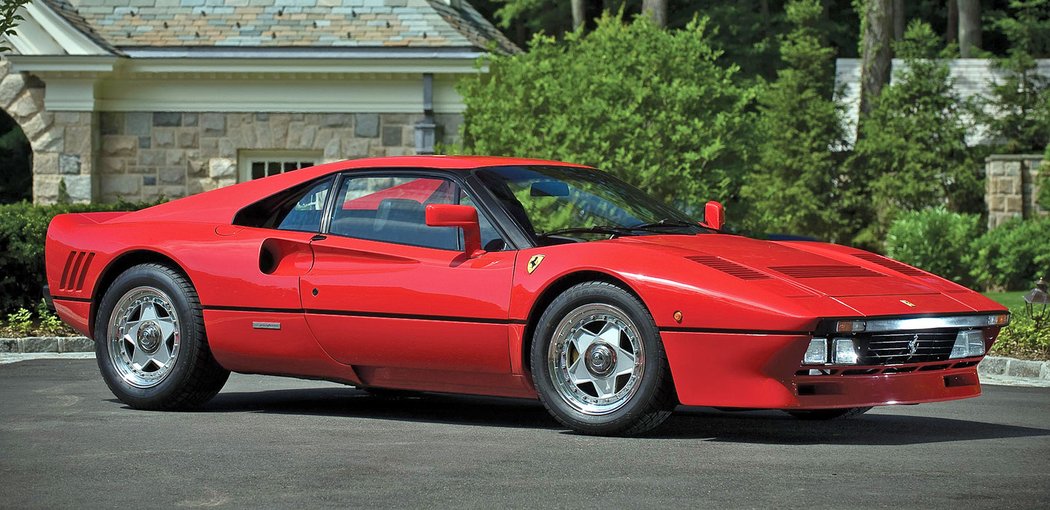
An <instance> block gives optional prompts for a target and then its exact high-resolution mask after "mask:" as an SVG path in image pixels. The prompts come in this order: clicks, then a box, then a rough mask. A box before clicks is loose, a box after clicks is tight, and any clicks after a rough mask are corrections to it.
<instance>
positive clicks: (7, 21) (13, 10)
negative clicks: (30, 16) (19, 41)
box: [0, 0, 32, 52]
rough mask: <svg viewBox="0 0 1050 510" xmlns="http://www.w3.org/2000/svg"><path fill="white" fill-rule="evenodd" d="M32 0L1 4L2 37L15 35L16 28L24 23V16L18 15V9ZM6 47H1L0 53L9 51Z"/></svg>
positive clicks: (11, 0)
mask: <svg viewBox="0 0 1050 510" xmlns="http://www.w3.org/2000/svg"><path fill="white" fill-rule="evenodd" d="M31 1H32V0H4V3H3V4H0V35H15V27H16V26H18V22H19V21H22V16H19V15H18V14H17V12H18V9H19V8H21V7H22V6H23V5H26V4H28V3H29V2H31ZM9 49H10V48H8V47H6V46H0V52H4V51H7V50H9Z"/></svg>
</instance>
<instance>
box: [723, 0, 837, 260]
mask: <svg viewBox="0 0 1050 510" xmlns="http://www.w3.org/2000/svg"><path fill="white" fill-rule="evenodd" d="M822 11H823V9H822V7H821V4H820V2H818V1H817V0H794V1H792V2H789V3H788V4H787V19H788V21H789V22H790V23H791V25H792V26H793V29H792V30H791V32H790V33H789V34H788V35H787V36H786V37H785V38H784V40H783V41H782V42H781V45H780V55H781V59H782V61H783V64H784V68H783V69H782V70H781V71H780V72H779V73H778V75H777V79H776V81H774V82H773V83H771V84H770V85H769V86H768V87H767V88H766V90H764V91H763V92H762V94H761V96H760V99H759V116H760V122H759V124H758V126H757V127H758V130H759V132H760V134H761V136H760V139H761V140H762V142H761V146H760V147H759V152H758V162H757V164H756V168H755V171H754V172H752V173H751V174H750V175H749V176H748V179H747V184H746V185H745V187H744V189H743V192H742V193H743V196H744V198H745V199H746V200H748V201H749V202H750V214H749V227H750V228H751V229H753V230H757V231H764V232H778V233H789V234H803V235H811V236H815V237H817V238H820V239H825V240H839V241H841V240H847V239H848V235H847V234H848V232H849V225H848V219H847V217H846V215H845V214H844V212H845V210H844V208H845V207H846V206H847V204H845V203H844V201H843V199H844V192H843V191H844V190H843V185H844V184H845V182H844V179H843V177H844V176H843V175H841V173H840V170H839V166H840V165H839V162H838V161H837V159H836V156H835V154H834V153H833V151H832V149H833V148H834V147H838V146H841V145H843V129H842V108H841V106H840V105H839V104H837V103H836V102H835V100H834V97H833V96H834V87H833V83H834V80H833V78H832V66H833V58H834V50H832V49H831V48H830V47H828V46H827V45H826V44H825V42H824V40H823V38H822V37H821V34H820V32H819V31H818V30H817V29H816V28H815V26H816V24H817V23H818V22H819V20H820V19H821V17H822Z"/></svg>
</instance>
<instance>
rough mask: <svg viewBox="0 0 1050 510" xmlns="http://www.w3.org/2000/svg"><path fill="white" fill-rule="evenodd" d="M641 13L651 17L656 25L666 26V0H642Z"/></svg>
mask: <svg viewBox="0 0 1050 510" xmlns="http://www.w3.org/2000/svg"><path fill="white" fill-rule="evenodd" d="M642 13H643V14H648V15H649V16H650V17H651V18H653V23H656V26H658V27H661V28H665V27H667V0H642Z"/></svg>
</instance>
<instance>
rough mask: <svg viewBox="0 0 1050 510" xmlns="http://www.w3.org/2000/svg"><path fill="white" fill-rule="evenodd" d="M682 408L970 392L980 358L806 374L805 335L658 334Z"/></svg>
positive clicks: (832, 404)
mask: <svg viewBox="0 0 1050 510" xmlns="http://www.w3.org/2000/svg"><path fill="white" fill-rule="evenodd" d="M661 336H662V338H663V342H664V348H665V350H666V352H667V359H668V363H669V364H670V367H671V374H672V376H673V378H674V382H675V389H676V390H677V392H678V399H679V401H680V402H681V403H682V404H684V405H691V406H714V407H742V408H763V409H826V408H836V407H867V406H876V405H890V404H917V403H924V402H938V401H944V400H955V399H961V398H969V397H976V396H978V395H980V394H981V386H980V382H979V380H978V378H977V366H976V365H977V362H978V361H980V359H979V358H966V359H959V360H950V361H943V362H931V363H917V364H907V365H895V366H877V367H875V366H851V367H848V368H847V367H839V368H843V369H842V370H837V371H831V372H832V373H821V375H810V373H811V372H810V370H809V368H810V367H804V366H801V365H800V360H802V356H803V354H804V353H805V351H806V347H807V345H808V344H809V340H810V338H811V336H809V335H750V334H736V333H705V332H681V331H664V332H661Z"/></svg>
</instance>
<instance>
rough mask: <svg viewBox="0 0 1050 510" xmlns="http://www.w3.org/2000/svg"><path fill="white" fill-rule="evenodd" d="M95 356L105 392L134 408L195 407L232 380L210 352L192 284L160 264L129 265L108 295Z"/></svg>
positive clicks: (101, 312)
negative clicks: (105, 387)
mask: <svg viewBox="0 0 1050 510" xmlns="http://www.w3.org/2000/svg"><path fill="white" fill-rule="evenodd" d="M95 352H96V358H97V360H98V366H99V369H100V370H101V372H102V378H103V379H105V381H106V385H107V386H109V389H110V390H111V391H112V392H113V394H114V395H116V397H117V398H119V399H120V400H121V401H122V402H124V403H125V404H128V405H129V406H131V407H134V408H136V409H185V408H191V407H195V406H198V405H200V404H203V403H204V402H207V401H208V400H209V399H211V398H212V397H213V396H215V394H216V393H218V392H219V390H220V389H222V386H223V385H224V384H225V383H226V379H227V378H228V377H229V375H230V373H229V371H227V370H225V369H223V368H222V367H221V366H219V364H218V363H217V362H216V361H215V359H214V358H213V357H212V355H211V351H210V350H209V349H208V343H207V339H206V337H205V334H204V319H203V316H202V314H201V305H200V301H199V300H198V298H197V292H196V290H194V288H193V285H191V284H190V282H189V280H188V279H186V277H185V276H183V275H182V274H181V273H179V272H178V271H175V270H174V269H172V268H170V267H167V266H163V265H160V264H141V265H138V266H134V267H132V268H130V269H128V270H127V271H125V272H124V273H122V274H121V275H120V276H118V277H117V278H116V280H114V281H113V284H112V285H110V287H109V288H108V289H107V290H106V293H105V295H104V296H103V298H102V301H101V303H99V307H98V316H97V317H96V319H95Z"/></svg>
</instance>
